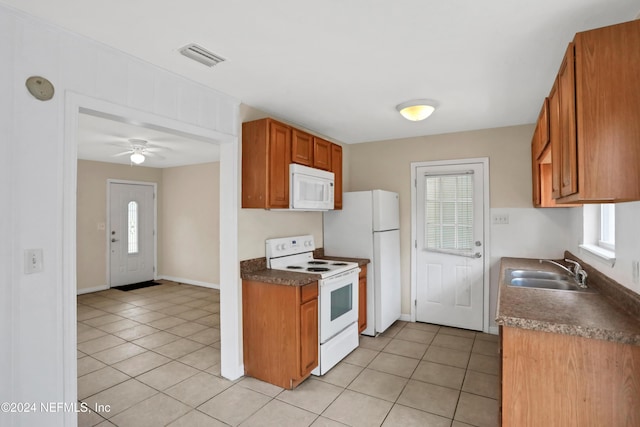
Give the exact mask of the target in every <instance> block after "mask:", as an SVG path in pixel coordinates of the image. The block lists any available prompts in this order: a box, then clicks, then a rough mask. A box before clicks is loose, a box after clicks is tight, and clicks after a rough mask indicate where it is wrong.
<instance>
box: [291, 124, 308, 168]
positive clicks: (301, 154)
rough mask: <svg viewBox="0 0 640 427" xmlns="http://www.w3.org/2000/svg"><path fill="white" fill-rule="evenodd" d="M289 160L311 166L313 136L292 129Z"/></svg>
mask: <svg viewBox="0 0 640 427" xmlns="http://www.w3.org/2000/svg"><path fill="white" fill-rule="evenodd" d="M291 161H292V162H293V163H299V164H301V165H306V166H313V136H311V135H309V134H308V133H306V132H302V131H299V130H298V129H293V131H292V133H291Z"/></svg>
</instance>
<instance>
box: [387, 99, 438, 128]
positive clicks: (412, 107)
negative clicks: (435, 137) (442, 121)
mask: <svg viewBox="0 0 640 427" xmlns="http://www.w3.org/2000/svg"><path fill="white" fill-rule="evenodd" d="M435 109H436V103H435V101H432V100H430V99H414V100H413V101H407V102H403V103H402V104H399V105H397V106H396V110H398V112H399V113H400V114H401V115H402V117H404V118H405V119H407V120H411V121H412V122H419V121H420V120H424V119H426V118H427V117H429V116H430V115H431V114H432V113H433V112H434V111H435Z"/></svg>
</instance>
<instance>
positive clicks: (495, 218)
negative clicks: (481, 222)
mask: <svg viewBox="0 0 640 427" xmlns="http://www.w3.org/2000/svg"><path fill="white" fill-rule="evenodd" d="M491 222H492V223H493V224H499V225H503V224H509V214H505V213H502V214H493V215H492V216H491Z"/></svg>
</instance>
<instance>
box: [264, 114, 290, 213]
mask: <svg viewBox="0 0 640 427" xmlns="http://www.w3.org/2000/svg"><path fill="white" fill-rule="evenodd" d="M289 163H291V129H290V128H289V127H288V126H286V125H283V124H280V123H277V122H271V123H270V127H269V164H268V167H269V199H268V200H269V203H268V206H267V207H269V208H288V207H289Z"/></svg>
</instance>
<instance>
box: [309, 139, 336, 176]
mask: <svg viewBox="0 0 640 427" xmlns="http://www.w3.org/2000/svg"><path fill="white" fill-rule="evenodd" d="M331 145H333V144H331V143H330V142H329V141H326V140H324V139H322V138H318V137H314V138H313V167H314V168H318V169H324V170H326V171H330V170H331Z"/></svg>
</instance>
